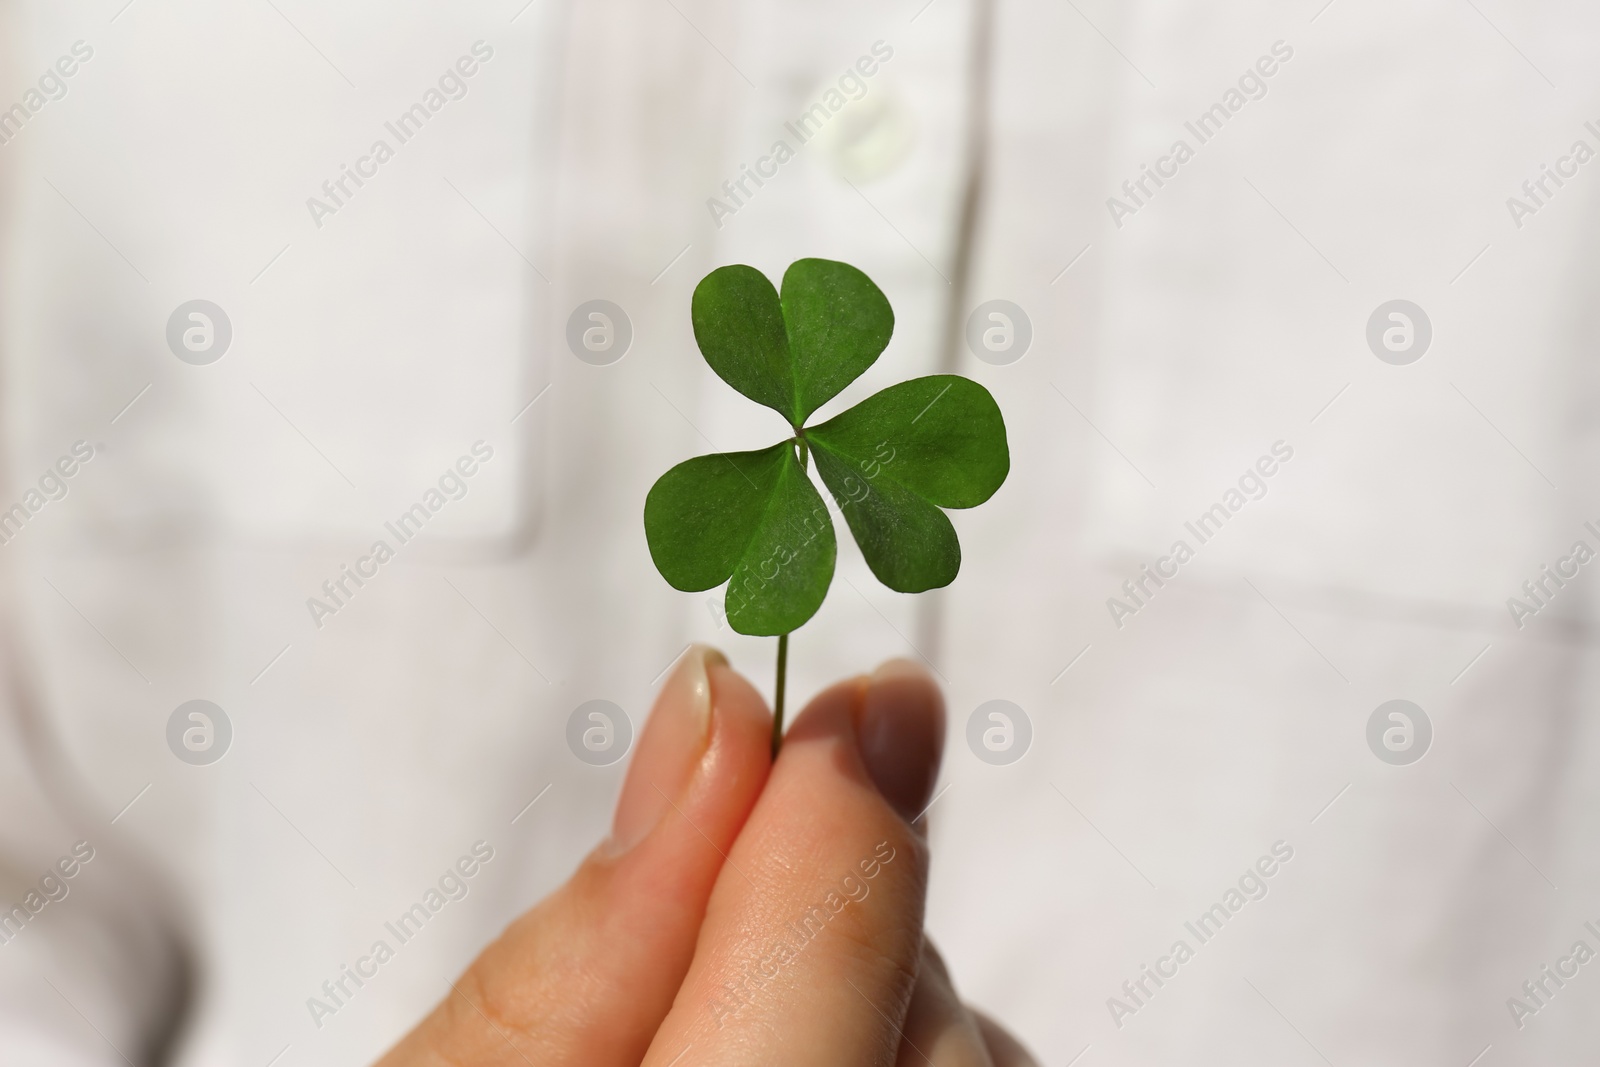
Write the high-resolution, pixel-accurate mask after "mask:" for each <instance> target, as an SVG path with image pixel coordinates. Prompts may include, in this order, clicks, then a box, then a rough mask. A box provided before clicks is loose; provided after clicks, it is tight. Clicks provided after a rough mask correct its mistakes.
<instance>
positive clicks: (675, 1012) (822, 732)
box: [644, 661, 944, 1067]
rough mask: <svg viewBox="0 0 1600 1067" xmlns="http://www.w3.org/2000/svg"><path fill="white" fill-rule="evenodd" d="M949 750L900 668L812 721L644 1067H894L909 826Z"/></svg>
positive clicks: (710, 919) (911, 897)
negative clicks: (847, 1066)
mask: <svg viewBox="0 0 1600 1067" xmlns="http://www.w3.org/2000/svg"><path fill="white" fill-rule="evenodd" d="M943 744H944V701H943V698H942V697H941V696H940V694H939V691H938V688H937V687H936V686H935V685H934V684H933V682H932V681H931V680H930V679H929V678H928V676H927V675H926V674H925V673H924V672H923V671H922V670H921V669H920V668H917V667H915V666H913V665H911V664H909V663H906V662H904V661H892V662H891V663H888V664H885V665H884V667H882V668H880V669H879V671H878V672H877V673H876V674H874V675H873V676H872V677H871V678H870V679H869V678H861V679H856V680H854V681H851V682H846V683H843V684H841V685H838V686H835V687H834V688H832V689H830V690H828V691H827V692H825V693H823V694H822V695H821V696H819V697H817V698H816V700H814V701H813V702H812V703H811V705H810V706H809V707H807V708H806V710H805V711H804V712H803V713H802V714H801V716H800V718H799V719H798V720H797V721H796V722H795V724H794V727H793V728H792V729H791V730H790V731H789V735H788V738H787V739H786V740H785V742H784V746H783V751H782V753H781V755H780V756H779V758H778V762H777V764H776V765H775V766H774V767H773V770H772V774H771V777H770V778H769V779H768V782H767V787H766V789H765V791H764V792H763V793H762V795H761V799H760V800H759V801H757V804H756V808H755V810H754V811H753V812H752V813H751V815H750V818H749V820H748V821H747V822H746V823H745V826H744V829H743V830H742V831H741V832H740V835H739V838H738V840H737V841H735V843H734V847H733V849H732V850H730V852H729V854H728V862H727V863H726V864H725V865H724V867H723V870H722V872H721V873H720V874H719V876H718V879H717V885H716V888H715V889H714V890H713V892H712V897H711V902H710V904H709V906H708V908H707V911H706V919H705V922H704V924H703V925H702V927H701V931H700V938H699V941H698V942H697V944H696V946H695V956H694V962H693V963H692V964H691V965H690V969H689V973H688V976H687V977H686V978H685V979H684V983H683V986H682V988H681V989H680V990H679V993H678V997H677V999H676V1000H675V1002H674V1003H673V1007H672V1011H671V1012H669V1013H668V1015H667V1018H666V1020H665V1021H664V1022H663V1023H662V1025H661V1028H660V1030H659V1031H658V1032H657V1034H656V1039H655V1041H654V1042H653V1043H652V1044H651V1046H650V1052H649V1054H648V1055H647V1056H646V1057H645V1061H644V1062H645V1064H647V1065H653V1067H667V1065H669V1064H679V1065H687V1064H720V1063H730V1064H731V1063H740V1064H746V1063H762V1064H775V1065H791V1064H793V1065H799V1064H827V1065H829V1067H833V1065H835V1064H839V1063H860V1064H869V1063H871V1064H886V1065H887V1064H893V1063H894V1062H895V1056H896V1053H897V1051H898V1049H899V1046H900V1031H901V1028H902V1025H903V1023H904V1020H905V1016H906V1009H907V1005H908V1004H909V1002H910V999H911V992H912V987H913V986H914V985H915V982H916V974H917V964H918V957H919V955H920V952H921V947H922V915H923V903H924V897H925V894H926V888H927V870H928V852H927V843H926V840H925V838H924V836H923V834H922V832H921V831H920V830H918V829H916V828H915V826H914V825H913V821H914V820H915V818H916V816H918V815H920V814H921V809H922V806H923V805H924V804H926V803H927V799H928V795H929V793H930V792H931V789H932V785H933V781H934V779H935V777H936V776H937V774H938V766H939V757H940V754H941V752H942V749H943ZM819 1023H820V1025H819Z"/></svg>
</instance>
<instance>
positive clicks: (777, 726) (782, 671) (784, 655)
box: [772, 634, 789, 759]
mask: <svg viewBox="0 0 1600 1067" xmlns="http://www.w3.org/2000/svg"><path fill="white" fill-rule="evenodd" d="M788 673H789V635H788V634H779V635H778V687H777V692H776V695H775V696H774V698H773V702H772V758H773V759H777V758H778V746H779V745H781V744H783V683H784V680H785V676H786V675H787V674H788Z"/></svg>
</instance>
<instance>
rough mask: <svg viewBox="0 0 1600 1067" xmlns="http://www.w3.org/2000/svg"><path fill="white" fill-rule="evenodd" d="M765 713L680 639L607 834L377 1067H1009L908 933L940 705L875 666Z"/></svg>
mask: <svg viewBox="0 0 1600 1067" xmlns="http://www.w3.org/2000/svg"><path fill="white" fill-rule="evenodd" d="M771 728H772V718H771V713H770V712H769V711H768V709H767V706H766V703H765V701H764V700H763V699H762V697H761V696H760V694H759V693H757V692H756V690H755V688H754V687H753V686H752V685H751V684H750V683H749V682H748V681H746V680H745V679H744V678H743V677H742V676H740V675H739V674H737V673H736V672H734V671H733V670H732V669H731V668H729V667H728V665H727V663H726V661H725V660H724V659H723V658H722V656H721V655H720V654H718V653H717V652H715V651H714V650H711V649H707V648H702V647H699V646H696V647H694V648H691V649H690V650H689V651H688V652H687V653H686V654H685V656H684V660H683V662H682V663H680V664H679V665H678V667H677V669H676V670H675V672H674V674H673V675H672V677H671V678H670V679H669V681H668V682H667V684H666V686H665V687H664V688H663V690H662V693H661V696H660V697H659V698H658V699H657V701H656V706H655V708H654V710H653V711H652V712H651V716H650V719H649V721H648V723H647V724H646V726H645V729H644V731H643V733H642V735H641V737H640V739H639V743H638V747H637V749H636V751H635V753H634V757H633V762H632V765H631V766H630V767H629V770H628V774H627V777H626V780H625V781H624V784H623V788H622V795H621V798H620V800H619V801H618V804H617V812H616V815H615V817H614V819H613V823H612V833H611V836H610V838H609V839H608V840H607V841H605V842H603V843H602V844H601V845H600V846H599V847H597V848H596V849H595V850H594V851H593V852H592V853H590V855H589V856H588V857H587V858H586V859H585V860H584V861H583V863H582V865H581V866H580V867H579V868H578V870H577V872H576V873H574V874H573V876H572V877H571V878H570V879H569V880H568V881H567V883H566V884H565V885H563V886H562V887H561V888H559V889H557V890H556V891H555V892H554V893H552V894H551V895H550V896H549V897H547V898H545V899H544V900H543V901H541V902H540V903H538V904H537V905H535V906H534V907H533V908H531V909H530V910H529V911H527V912H526V913H524V914H523V915H522V916H521V917H520V918H518V919H517V920H516V921H515V922H513V923H512V924H511V926H509V927H508V928H507V929H506V931H505V932H504V933H503V934H501V935H500V937H499V938H498V939H497V940H495V941H494V942H492V943H491V944H490V945H489V946H488V947H487V948H485V949H484V951H483V953H482V954H481V955H480V956H479V957H478V958H477V960H475V961H474V962H473V964H472V965H471V966H470V967H469V968H468V969H467V971H466V973H465V974H463V975H462V976H461V977H460V978H459V979H457V980H456V982H455V984H454V991H453V992H452V993H451V994H450V995H449V996H447V997H446V998H445V999H444V1000H443V1001H442V1002H441V1003H440V1004H439V1006H438V1007H437V1008H435V1009H434V1010H433V1012H432V1013H431V1014H430V1015H428V1017H427V1018H425V1019H423V1020H422V1022H420V1023H419V1024H418V1025H417V1026H416V1028H415V1029H413V1030H412V1031H411V1032H410V1033H409V1034H407V1035H406V1036H405V1037H404V1038H402V1039H401V1040H400V1042H399V1043H398V1044H397V1045H395V1047H394V1048H393V1049H391V1050H390V1051H389V1053H388V1054H387V1055H386V1056H384V1057H383V1059H382V1060H380V1061H379V1067H529V1065H536V1067H580V1065H581V1067H624V1065H628V1067H632V1065H636V1064H643V1065H645V1067H691V1065H702V1064H705V1065H733V1064H761V1065H763V1067H767V1065H770V1067H802V1065H813V1064H814V1065H818V1067H822V1065H827V1067H838V1065H841V1064H850V1065H856V1064H861V1065H883V1067H891V1065H897V1067H913V1065H928V1067H991V1065H992V1067H1032V1065H1033V1064H1034V1062H1035V1061H1034V1060H1033V1059H1032V1058H1031V1057H1030V1056H1029V1055H1028V1054H1027V1052H1026V1051H1024V1050H1023V1048H1022V1046H1021V1045H1020V1044H1018V1043H1017V1041H1016V1040H1015V1039H1013V1038H1012V1037H1010V1036H1009V1035H1008V1034H1007V1033H1006V1032H1005V1031H1004V1030H1003V1029H1001V1028H1000V1027H999V1026H998V1025H997V1024H995V1023H994V1022H992V1021H991V1020H989V1019H987V1018H986V1017H984V1016H982V1015H980V1014H978V1013H977V1012H975V1011H972V1010H969V1009H968V1008H967V1007H966V1006H965V1005H964V1004H963V1003H962V1002H961V1000H960V998H959V997H958V996H957V995H956V993H955V990H954V987H953V985H952V983H951V979H950V975H949V972H948V971H947V970H946V969H945V965H944V962H943V960H941V959H940V958H939V956H938V954H937V952H935V951H934V949H933V946H932V945H931V944H930V943H929V942H928V939H927V937H926V936H925V934H924V933H923V929H922V916H923V903H924V898H925V895H926V891H927V872H928V845H927V837H926V832H925V828H926V825H927V822H926V819H917V818H916V817H917V816H918V815H920V814H921V812H922V808H923V806H924V805H925V804H926V803H927V801H928V799H929V797H930V795H931V792H932V787H933V783H934V780H935V778H936V777H937V775H938V768H939V760H940V757H941V754H942V748H943V742H944V731H945V723H944V701H943V698H942V696H941V695H940V693H939V690H938V687H937V686H936V685H934V683H933V682H932V680H931V679H929V677H928V676H927V675H926V674H925V673H924V672H923V671H922V670H920V669H919V668H917V667H915V666H914V665H912V664H910V663H908V662H906V661H890V662H889V663H886V664H884V666H883V667H880V668H879V669H878V671H877V672H875V673H874V674H873V675H871V676H862V677H858V678H854V679H851V680H849V681H846V682H842V683H840V684H838V685H836V686H834V687H833V688H831V689H829V690H827V691H826V692H824V693H822V694H821V695H819V696H818V697H817V698H816V699H815V700H813V701H812V702H811V703H810V704H809V705H808V706H807V707H806V709H805V710H804V711H803V712H802V713H801V715H800V716H799V717H798V718H797V719H796V721H795V723H794V725H793V726H792V727H791V728H790V729H789V731H788V734H787V738H786V740H785V742H784V745H783V750H782V752H781V753H780V755H779V757H778V759H777V761H776V763H774V762H773V761H772V758H771V754H770V732H771Z"/></svg>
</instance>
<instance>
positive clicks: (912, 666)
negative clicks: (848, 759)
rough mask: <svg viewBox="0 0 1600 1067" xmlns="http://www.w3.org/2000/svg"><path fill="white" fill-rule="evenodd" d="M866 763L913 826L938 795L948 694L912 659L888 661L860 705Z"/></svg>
mask: <svg viewBox="0 0 1600 1067" xmlns="http://www.w3.org/2000/svg"><path fill="white" fill-rule="evenodd" d="M859 732H860V745H861V759H862V762H863V763H864V764H865V766H866V768H867V773H868V774H869V775H870V776H871V778H872V781H873V784H874V785H876V786H877V788H878V792H879V793H881V794H882V795H883V798H884V799H885V800H887V801H888V802H889V804H890V806H891V807H893V808H894V809H895V811H897V812H899V814H900V817H901V818H903V819H905V820H907V821H908V822H909V821H911V820H912V819H914V818H915V817H916V816H917V815H919V814H921V812H922V810H923V806H924V805H926V804H927V803H928V798H929V797H931V796H932V795H933V785H934V782H935V781H936V780H937V779H938V777H939V765H940V763H941V762H942V760H943V758H944V734H945V704H944V694H943V692H941V691H940V689H939V686H938V684H937V683H936V682H935V681H934V680H933V677H932V676H931V675H929V674H928V672H927V671H926V670H925V669H924V668H923V667H921V666H920V665H918V664H916V663H913V662H912V661H911V660H908V659H891V660H886V661H885V662H884V663H883V664H882V665H881V666H879V667H878V669H877V670H876V671H874V672H873V673H872V676H871V677H870V678H869V679H868V680H867V686H866V691H865V694H864V696H863V698H862V700H861V705H860V725H859Z"/></svg>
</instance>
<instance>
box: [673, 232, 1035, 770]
mask: <svg viewBox="0 0 1600 1067" xmlns="http://www.w3.org/2000/svg"><path fill="white" fill-rule="evenodd" d="M691 318H692V320H693V323H694V336H695V341H696V342H697V343H698V344H699V346H700V352H701V354H702V355H703V356H704V357H705V360H706V362H707V363H708V364H710V366H711V369H712V370H714V371H716V373H717V375H718V376H719V377H720V378H722V380H723V381H725V382H727V383H728V384H729V385H731V386H733V387H734V388H735V389H737V390H738V391H739V392H741V393H743V394H744V395H745V396H747V397H749V398H750V399H751V400H754V401H756V402H757V403H759V404H764V405H766V406H767V407H769V408H772V409H773V410H774V411H776V412H778V413H779V414H780V415H782V416H783V417H784V418H785V419H786V420H787V421H788V422H789V425H790V426H791V427H792V428H793V431H794V434H793V436H792V437H790V438H788V439H786V440H784V441H781V442H779V443H778V444H776V445H773V446H772V447H771V448H764V449H758V450H756V451H754V452H728V453H718V454H714V455H709V456H698V457H696V458H694V459H690V460H686V461H684V462H683V463H680V464H678V465H677V466H675V467H673V468H672V469H671V470H669V471H667V473H665V474H663V475H662V476H661V477H660V478H659V479H657V481H656V483H655V485H654V486H652V487H651V489H650V493H649V495H648V496H647V497H646V498H645V506H644V528H645V539H646V541H647V542H648V544H649V546H650V556H651V558H652V559H653V560H654V561H655V564H656V569H657V570H659V571H660V572H661V575H662V577H664V578H665V579H666V580H667V582H668V583H669V584H670V585H672V586H673V588H675V589H682V590H685V591H699V590H705V589H711V588H714V587H716V586H718V585H721V584H723V583H724V582H726V583H727V586H728V588H727V593H726V594H725V598H724V600H725V604H726V608H727V618H728V623H729V625H731V626H732V627H733V629H734V630H736V631H737V632H739V633H742V634H758V635H763V636H777V637H778V638H779V644H778V690H777V693H778V700H777V705H776V709H775V710H776V711H777V718H776V722H775V724H774V746H776V743H777V737H778V731H780V730H781V728H782V700H783V696H782V694H783V675H784V665H785V663H786V656H787V650H788V643H787V642H788V635H789V634H790V633H792V632H793V631H795V630H797V629H799V628H800V627H801V626H802V625H803V624H804V623H805V622H806V621H807V620H809V619H810V618H811V617H812V616H813V615H815V614H816V613H817V610H818V609H819V608H821V607H822V601H823V599H824V598H825V597H826V596H827V593H828V586H829V584H830V583H831V582H832V581H833V569H834V562H835V557H836V554H837V548H836V543H835V540H834V530H833V521H832V518H831V516H830V515H829V514H828V510H827V507H826V506H825V505H824V503H823V500H822V496H821V495H820V494H819V493H818V492H817V489H816V486H815V485H814V484H813V483H812V481H811V477H810V475H809V473H808V471H807V467H808V465H809V460H810V459H811V458H815V460H816V467H817V474H818V475H820V476H821V478H822V482H823V484H824V485H825V486H826V487H827V488H828V491H829V493H830V494H831V495H832V497H833V500H834V503H835V504H836V505H837V507H838V509H839V511H840V513H841V514H842V515H843V516H844V519H845V523H846V524H847V525H848V526H849V527H850V533H851V534H852V536H854V538H855V541H856V544H857V545H859V546H860V548H861V554H862V555H863V556H864V557H865V558H866V561H867V565H868V566H869V567H870V568H871V569H872V573H873V574H875V575H876V576H877V578H878V580H879V581H881V582H883V584H884V585H886V586H888V587H889V588H890V589H893V590H895V591H897V592H901V593H920V592H922V591H924V590H927V589H936V588H938V587H940V586H945V585H949V584H950V583H951V582H952V581H954V580H955V577H956V574H957V573H958V572H959V571H960V569H961V544H960V542H959V541H958V540H957V539H956V532H955V527H953V526H952V525H951V524H950V519H949V518H948V517H947V516H946V515H945V513H944V509H948V508H970V507H976V506H977V505H978V504H981V503H983V502H984V501H985V500H988V499H989V497H991V496H993V495H994V493H995V491H996V490H997V489H999V488H1000V485H1001V483H1003V482H1004V481H1005V480H1006V474H1007V473H1008V472H1009V471H1010V468H1011V454H1010V451H1009V449H1008V448H1007V445H1006V426H1005V420H1004V419H1003V418H1002V417H1001V415H1000V408H999V406H998V405H997V404H995V402H994V398H993V397H992V396H990V395H989V391H988V390H987V389H985V388H984V387H983V386H981V385H979V384H978V383H977V382H974V381H972V380H970V379H968V378H963V377H961V376H959V375H954V374H935V375H930V376H928V377H925V378H915V379H912V380H911V381H906V382H901V383H900V384H898V385H893V386H890V387H889V388H887V389H884V390H882V391H881V392H878V393H875V394H873V395H872V396H870V397H868V398H867V399H865V400H863V401H861V403H859V404H857V405H855V406H854V407H852V408H850V409H849V410H848V411H845V412H844V413H842V414H840V415H837V416H835V417H834V418H832V419H829V420H828V421H827V422H824V423H822V424H820V425H818V426H814V427H809V428H808V427H807V426H806V424H805V423H806V420H807V419H808V418H810V417H811V415H812V413H813V412H815V411H816V410H817V408H819V407H821V406H822V405H823V404H825V403H827V402H828V401H829V400H831V399H832V398H833V397H835V396H837V395H838V394H839V392H840V391H841V390H842V389H844V388H845V386H847V385H849V384H850V383H851V382H853V381H855V380H856V379H857V378H859V377H860V376H861V374H862V373H863V372H864V371H866V369H867V368H868V367H870V366H872V364H873V363H874V362H875V361H876V360H877V358H878V356H879V355H880V354H881V353H882V352H883V350H884V348H885V346H887V345H888V343H889V337H890V335H891V334H893V332H894V312H893V310H892V309H891V308H890V307H889V301H888V299H887V298H886V297H885V296H884V295H883V293H882V291H880V290H879V289H878V287H877V286H876V285H874V284H873V282H872V279H870V278H868V277H867V276H866V275H865V274H863V273H862V272H861V271H859V270H857V269H856V268H855V267H852V266H850V265H849V264H847V263H836V262H833V261H831V260H826V259H802V260H797V261H796V262H794V263H793V264H791V265H790V267H789V269H788V270H787V271H785V272H784V275H783V290H782V292H781V293H779V291H778V290H776V289H774V288H773V287H772V283H771V282H770V281H768V280H767V278H766V276H765V275H763V274H762V273H761V272H760V271H758V270H756V269H755V268H754V267H747V266H743V265H733V266H727V267H719V268H718V269H717V270H714V271H712V272H711V273H710V274H708V275H706V276H705V278H703V279H701V281H700V284H699V285H698V286H696V287H695V291H694V298H693V301H692V305H691Z"/></svg>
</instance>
